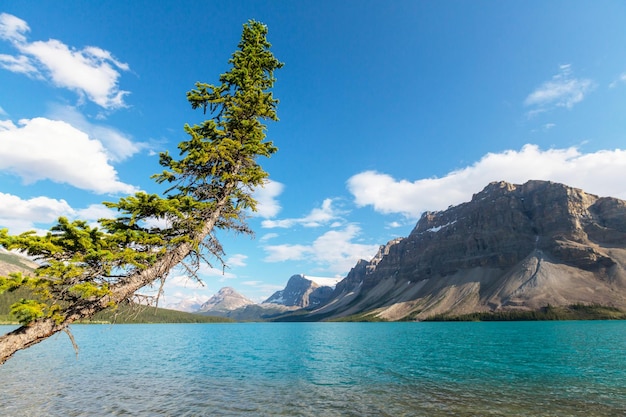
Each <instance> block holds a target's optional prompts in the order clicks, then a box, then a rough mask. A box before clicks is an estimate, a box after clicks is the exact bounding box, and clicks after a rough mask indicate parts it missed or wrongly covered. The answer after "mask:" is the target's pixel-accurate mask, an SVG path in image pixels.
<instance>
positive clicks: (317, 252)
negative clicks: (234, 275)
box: [264, 224, 378, 275]
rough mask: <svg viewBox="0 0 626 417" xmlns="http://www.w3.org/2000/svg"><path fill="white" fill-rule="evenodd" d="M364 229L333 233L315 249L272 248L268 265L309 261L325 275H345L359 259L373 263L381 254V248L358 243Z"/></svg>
mask: <svg viewBox="0 0 626 417" xmlns="http://www.w3.org/2000/svg"><path fill="white" fill-rule="evenodd" d="M360 232H361V229H360V228H359V227H358V226H357V225H354V224H349V225H347V226H346V227H345V228H344V229H343V230H330V231H328V232H326V233H324V234H323V235H321V236H319V237H318V238H317V239H315V240H314V241H313V243H312V244H311V245H290V244H283V245H269V246H266V247H265V248H264V250H265V251H266V252H267V253H268V256H267V257H266V258H265V261H266V262H284V261H294V260H296V261H297V260H304V259H306V260H308V261H311V262H315V263H317V264H318V265H321V266H322V268H323V271H324V272H328V273H331V274H337V275H342V274H345V273H346V272H348V271H349V270H350V268H352V267H353V266H354V265H355V264H356V262H357V261H358V260H359V259H368V260H369V259H371V258H372V257H373V256H374V255H375V254H376V252H377V251H378V245H365V244H361V243H355V242H354V239H355V238H357V236H358V235H359V234H360Z"/></svg>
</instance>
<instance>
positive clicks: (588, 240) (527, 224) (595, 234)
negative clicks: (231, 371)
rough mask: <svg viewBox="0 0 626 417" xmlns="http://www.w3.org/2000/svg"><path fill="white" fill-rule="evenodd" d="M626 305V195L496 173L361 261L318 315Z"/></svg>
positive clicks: (408, 315)
mask: <svg viewBox="0 0 626 417" xmlns="http://www.w3.org/2000/svg"><path fill="white" fill-rule="evenodd" d="M573 304H594V305H603V306H613V307H616V308H619V309H626V202H625V201H623V200H618V199H616V198H610V197H602V198H601V197H598V196H595V195H592V194H588V193H585V192H584V191H582V190H580V189H576V188H571V187H568V186H566V185H563V184H558V183H553V182H547V181H529V182H527V183H525V184H523V185H514V184H509V183H506V182H494V183H491V184H489V185H488V186H487V187H485V188H484V189H483V190H482V191H481V192H479V193H477V194H475V195H474V196H473V197H472V199H471V201H469V202H467V203H463V204H460V205H458V206H452V207H449V208H448V209H447V210H444V211H438V212H426V213H424V214H423V215H422V217H421V218H420V220H419V222H418V223H417V225H416V227H415V228H414V229H413V231H412V232H411V233H410V235H409V236H408V237H406V238H398V239H394V240H392V241H390V242H389V243H387V244H386V245H384V246H381V247H380V250H379V252H378V254H377V255H376V256H375V257H374V258H373V259H372V260H370V261H369V262H368V261H365V260H361V261H359V262H358V263H357V264H356V265H355V266H354V268H352V270H351V271H350V273H349V274H348V276H347V277H346V278H345V279H344V280H342V281H341V282H340V283H338V284H337V286H336V288H335V290H334V292H333V294H332V295H331V297H330V300H329V301H328V302H327V303H326V304H325V305H323V306H321V307H319V308H318V309H316V310H314V311H313V312H312V313H311V314H310V316H309V317H308V318H309V319H311V320H320V319H328V318H340V317H345V316H354V315H369V316H370V317H371V318H379V319H386V320H401V319H404V320H407V319H408V320H413V319H414V320H421V319H427V318H429V317H432V316H434V315H448V316H454V315H464V314H470V313H476V312H506V311H520V310H522V311H524V310H526V311H530V310H537V309H540V308H542V307H546V306H567V305H573Z"/></svg>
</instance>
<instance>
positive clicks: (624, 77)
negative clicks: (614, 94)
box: [609, 72, 626, 88]
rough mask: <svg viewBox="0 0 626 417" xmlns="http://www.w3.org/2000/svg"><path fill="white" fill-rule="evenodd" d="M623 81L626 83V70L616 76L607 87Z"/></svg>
mask: <svg viewBox="0 0 626 417" xmlns="http://www.w3.org/2000/svg"><path fill="white" fill-rule="evenodd" d="M623 83H626V72H624V73H622V74H620V76H619V77H617V79H616V80H615V81H613V82H612V83H611V84H609V88H615V87H617V86H618V85H620V84H623Z"/></svg>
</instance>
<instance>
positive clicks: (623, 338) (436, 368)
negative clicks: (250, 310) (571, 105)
mask: <svg viewBox="0 0 626 417" xmlns="http://www.w3.org/2000/svg"><path fill="white" fill-rule="evenodd" d="M9 329H10V328H9V327H8V326H0V332H1V333H2V334H4V333H6V331H8V330H9ZM72 333H73V334H74V336H75V338H76V342H77V343H78V345H79V347H80V352H79V355H78V357H76V355H75V353H74V350H73V348H72V345H71V342H70V341H69V339H68V337H67V335H65V334H60V335H57V336H53V337H52V338H51V339H49V340H47V341H45V342H43V343H41V344H39V345H36V346H34V347H32V348H30V349H27V350H25V351H22V352H19V353H18V354H17V355H16V356H15V357H14V358H12V359H10V360H9V361H8V362H7V363H6V364H5V365H3V366H0V415H2V416H99V415H102V416H107V415H116V416H122V415H123V416H248V415H249V416H559V417H561V416H624V415H626V322H624V321H600V322H598V321H585V322H497V323H238V324H190V325H184V324H183V325H181V324H177V325H173V324H171V325H156V324H155V325H113V326H112V325H89V326H73V327H72Z"/></svg>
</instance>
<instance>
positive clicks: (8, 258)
mask: <svg viewBox="0 0 626 417" xmlns="http://www.w3.org/2000/svg"><path fill="white" fill-rule="evenodd" d="M38 266H39V265H38V264H37V263H35V262H33V261H31V260H30V259H28V258H26V257H24V256H21V255H18V254H16V253H13V252H9V251H7V250H6V249H4V248H1V247H0V276H6V275H8V274H10V273H12V272H23V273H27V272H32V271H34V270H35V269H36V268H37V267H38Z"/></svg>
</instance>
